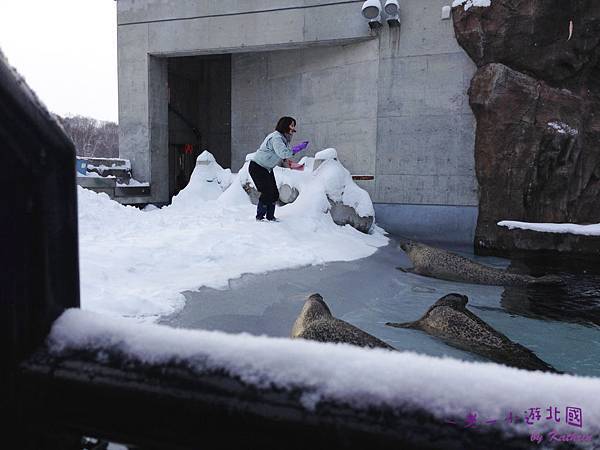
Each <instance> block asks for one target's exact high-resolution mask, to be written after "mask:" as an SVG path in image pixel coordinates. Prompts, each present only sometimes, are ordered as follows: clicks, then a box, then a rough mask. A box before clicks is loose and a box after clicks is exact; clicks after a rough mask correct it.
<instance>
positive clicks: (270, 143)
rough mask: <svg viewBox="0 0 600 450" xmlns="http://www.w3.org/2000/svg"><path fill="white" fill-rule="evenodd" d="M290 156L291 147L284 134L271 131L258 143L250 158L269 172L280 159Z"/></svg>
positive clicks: (291, 154)
mask: <svg viewBox="0 0 600 450" xmlns="http://www.w3.org/2000/svg"><path fill="white" fill-rule="evenodd" d="M292 156H293V153H292V147H290V143H289V142H288V141H287V139H286V138H285V136H284V135H283V134H281V133H280V132H279V131H273V132H272V133H271V134H269V135H268V136H267V137H266V138H265V140H264V141H263V143H262V144H260V147H259V149H258V150H256V153H255V154H254V156H253V157H252V160H253V161H254V162H255V163H256V164H259V165H261V166H262V167H264V168H265V169H267V170H268V171H269V172H270V171H271V170H273V167H275V166H277V165H279V163H281V160H282V159H287V158H291V157H292Z"/></svg>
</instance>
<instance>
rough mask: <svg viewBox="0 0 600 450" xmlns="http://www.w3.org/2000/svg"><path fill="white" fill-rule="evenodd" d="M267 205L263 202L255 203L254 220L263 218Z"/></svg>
mask: <svg viewBox="0 0 600 450" xmlns="http://www.w3.org/2000/svg"><path fill="white" fill-rule="evenodd" d="M267 210H268V207H267V205H265V204H264V203H261V202H258V205H256V220H263V219H264V218H265V214H266V213H267Z"/></svg>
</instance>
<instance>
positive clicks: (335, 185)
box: [238, 148, 375, 217]
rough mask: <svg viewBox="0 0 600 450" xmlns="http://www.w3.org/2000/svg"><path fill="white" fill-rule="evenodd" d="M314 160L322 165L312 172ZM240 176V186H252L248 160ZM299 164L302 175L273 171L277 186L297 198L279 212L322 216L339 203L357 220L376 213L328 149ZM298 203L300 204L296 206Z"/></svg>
mask: <svg viewBox="0 0 600 450" xmlns="http://www.w3.org/2000/svg"><path fill="white" fill-rule="evenodd" d="M315 160H323V162H322V163H321V164H320V165H318V166H317V168H316V169H314V170H313V167H314V162H315ZM246 161H247V162H246V164H244V166H243V167H242V169H241V170H240V173H239V179H238V181H239V182H240V183H241V185H242V186H243V185H245V184H246V183H250V184H251V185H252V186H254V183H253V182H252V178H251V177H250V174H249V173H248V164H249V162H248V161H249V159H248V157H246ZM300 164H304V170H303V171H297V170H290V169H287V168H282V167H275V168H274V169H273V171H274V173H275V180H276V181H277V186H278V187H281V186H282V185H284V184H287V185H289V186H290V187H291V188H296V189H297V190H298V191H299V193H300V195H299V197H298V199H297V200H296V201H294V203H291V204H289V205H286V206H284V207H282V208H281V211H288V209H286V208H289V210H293V211H298V212H300V210H302V209H304V208H307V209H304V210H305V211H306V212H307V213H308V212H309V211H310V213H311V214H323V213H326V212H328V211H329V208H330V203H329V201H328V200H327V199H330V200H331V201H333V202H340V203H342V204H344V205H346V206H349V207H351V208H353V209H354V210H355V211H356V213H357V214H358V215H359V216H360V217H374V215H375V210H374V208H373V202H372V201H371V197H370V196H369V194H368V192H367V191H365V190H364V189H361V188H360V187H358V185H357V184H356V183H355V182H354V180H352V175H351V174H350V172H349V171H348V170H347V169H346V168H345V167H344V166H343V165H342V163H340V162H339V161H338V160H337V151H336V149H334V148H327V149H325V150H322V151H320V152H317V153H316V154H315V157H314V158H311V157H303V158H302V159H301V160H300ZM298 202H300V203H298Z"/></svg>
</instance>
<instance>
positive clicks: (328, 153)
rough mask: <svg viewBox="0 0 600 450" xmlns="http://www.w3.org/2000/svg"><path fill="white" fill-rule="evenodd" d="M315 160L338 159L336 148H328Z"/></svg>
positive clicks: (318, 153) (318, 154)
mask: <svg viewBox="0 0 600 450" xmlns="http://www.w3.org/2000/svg"><path fill="white" fill-rule="evenodd" d="M315 159H337V151H336V149H335V148H326V149H325V150H321V151H320V152H317V153H316V154H315Z"/></svg>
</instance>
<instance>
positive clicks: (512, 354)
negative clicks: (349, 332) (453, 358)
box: [386, 294, 557, 372]
mask: <svg viewBox="0 0 600 450" xmlns="http://www.w3.org/2000/svg"><path fill="white" fill-rule="evenodd" d="M467 301H468V298H467V296H465V295H460V294H448V295H446V296H444V297H442V298H440V299H439V300H438V301H437V302H435V303H434V304H433V306H432V307H431V308H429V309H428V310H427V312H426V313H425V314H424V315H423V317H421V318H420V319H419V320H417V321H416V322H408V323H391V322H388V323H386V325H389V326H391V327H397V328H412V329H416V330H422V331H425V332H426V333H427V334H430V335H432V336H436V337H439V338H441V339H443V340H444V341H445V342H447V343H448V344H449V345H452V346H454V347H457V348H459V349H461V350H466V351H469V352H473V353H477V354H478V355H481V356H485V357H486V358H489V359H490V360H492V361H494V362H497V363H500V364H505V365H507V366H512V367H517V368H519V369H527V370H541V371H545V372H557V370H556V369H554V367H552V366H551V365H549V364H547V363H545V362H544V361H542V360H541V359H540V358H538V357H537V356H535V354H534V353H533V352H532V351H531V350H529V349H527V348H525V347H523V346H522V345H520V344H517V343H515V342H513V341H511V340H510V339H509V338H507V337H506V336H505V335H503V334H502V333H500V332H498V331H496V330H494V329H493V328H492V327H490V326H489V325H488V324H487V323H485V322H484V321H483V320H481V319H480V318H479V317H477V316H476V315H475V314H473V313H472V312H471V311H469V310H468V309H466V308H465V306H466V304H467Z"/></svg>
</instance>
